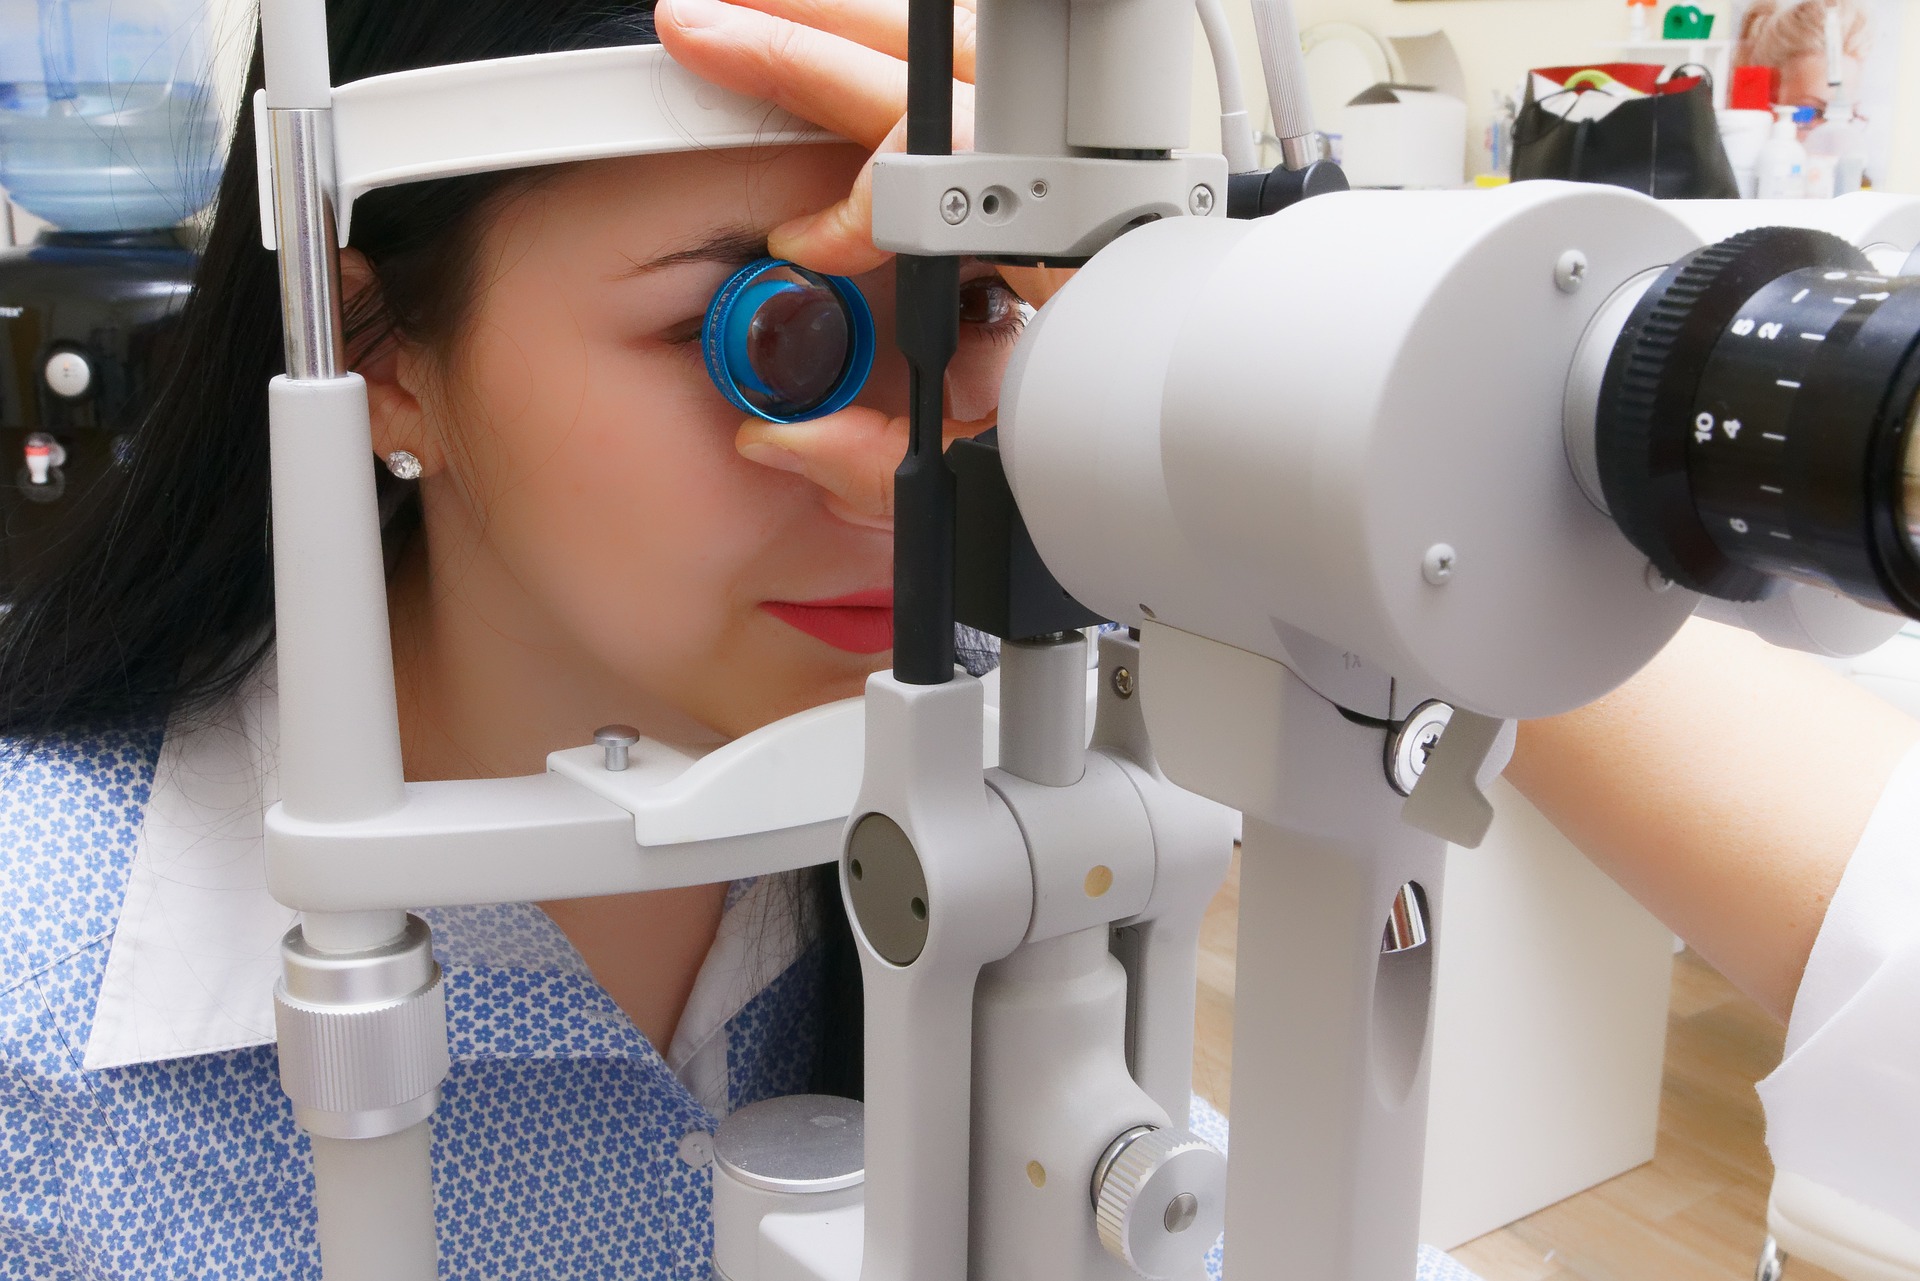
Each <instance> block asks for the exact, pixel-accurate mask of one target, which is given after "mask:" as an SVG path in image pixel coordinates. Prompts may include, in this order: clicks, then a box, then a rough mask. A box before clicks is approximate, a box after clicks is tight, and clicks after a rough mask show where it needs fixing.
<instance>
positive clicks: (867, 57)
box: [654, 0, 1071, 306]
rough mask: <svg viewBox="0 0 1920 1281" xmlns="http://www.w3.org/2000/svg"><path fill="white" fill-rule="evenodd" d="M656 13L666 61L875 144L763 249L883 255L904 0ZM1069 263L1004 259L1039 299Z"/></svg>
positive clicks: (708, 5) (969, 15)
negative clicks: (879, 228)
mask: <svg viewBox="0 0 1920 1281" xmlns="http://www.w3.org/2000/svg"><path fill="white" fill-rule="evenodd" d="M654 22H655V25H656V26H657V28H658V30H659V32H660V40H661V43H662V44H664V45H666V47H667V51H668V52H669V53H671V54H672V55H673V57H674V60H675V61H677V62H679V63H680V65H682V66H684V67H686V68H687V69H688V70H690V71H692V72H694V73H695V74H696V75H698V76H700V77H701V78H703V79H705V80H709V81H711V82H713V83H714V84H717V85H721V86H723V87H724V88H728V89H732V90H734V91H735V92H736V93H742V94H746V95H748V96H750V97H755V98H765V99H767V100H768V101H771V102H775V103H778V104H779V105H780V106H782V107H785V108H786V109H787V110H788V111H790V112H792V113H793V114H794V115H796V116H799V117H801V118H802V119H804V120H811V121H812V122H813V123H814V124H817V125H819V126H820V127H822V128H823V129H827V130H829V131H831V132H833V133H836V134H839V135H840V136H841V137H843V138H846V139H848V140H850V141H852V142H854V143H857V144H859V145H860V146H862V147H865V148H867V149H868V151H870V152H871V153H872V155H870V156H869V157H868V159H867V163H866V164H865V165H864V166H862V167H861V170H860V176H859V178H858V179H857V180H856V181H855V182H854V185H853V189H852V190H851V191H849V192H848V193H847V195H846V196H845V198H844V199H842V200H840V201H839V202H838V203H836V204H834V205H832V206H831V207H829V208H827V209H823V210H820V211H818V212H816V213H813V214H809V215H807V216H805V217H802V218H796V219H794V220H792V221H791V222H787V223H784V224H782V225H781V226H779V227H777V228H775V229H774V231H773V233H772V234H771V235H770V236H769V237H768V248H769V249H770V251H771V252H772V253H773V255H774V256H775V257H778V258H786V259H788V260H790V261H792V262H797V263H799V264H800V265H802V266H804V267H811V268H812V269H813V270H815V271H823V272H827V273H829V274H832V275H837V276H857V275H860V274H861V273H863V272H868V271H872V270H873V269H874V268H876V267H878V266H880V265H881V264H883V263H885V262H886V261H887V259H888V258H889V257H891V255H890V254H888V253H886V252H884V251H883V250H881V249H879V248H877V247H876V246H875V245H874V243H873V158H872V156H873V155H879V154H882V153H884V152H889V151H893V152H899V151H904V150H905V149H906V133H907V129H906V112H907V64H906V56H907V6H906V4H905V0H744V2H743V3H740V4H729V3H726V0H661V3H660V5H659V7H658V8H657V9H656V10H655V11H654ZM973 23H974V5H973V0H955V4H954V8H953V72H954V81H953V144H954V147H955V149H956V150H965V149H967V148H968V147H971V146H972V145H973V47H974V44H973V30H974V28H973ZM1070 274H1071V273H1069V272H1066V271H1058V270H1048V269H1033V268H1028V269H1019V268H1011V269H1007V270H1006V272H1005V275H1006V277H1007V283H1008V284H1010V285H1012V286H1013V288H1014V289H1016V290H1018V291H1019V293H1020V295H1021V296H1022V297H1024V298H1025V299H1026V300H1027V301H1028V302H1030V303H1032V304H1034V305H1035V306H1039V305H1040V304H1041V303H1044V302H1045V301H1046V300H1047V299H1048V298H1050V297H1052V296H1053V294H1054V293H1055V292H1057V291H1058V290H1059V288H1060V286H1061V285H1062V284H1064V283H1065V281H1066V278H1067V277H1068V275H1070Z"/></svg>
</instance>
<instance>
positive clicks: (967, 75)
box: [737, 0, 975, 84]
mask: <svg viewBox="0 0 1920 1281" xmlns="http://www.w3.org/2000/svg"><path fill="white" fill-rule="evenodd" d="M737 2H738V3H740V4H743V5H745V6H747V7H748V8H751V9H758V10H759V11H760V12H762V13H767V14H772V15H773V16H775V17H777V18H785V19H787V20H788V21H791V22H798V23H801V24H802V25H804V26H809V27H817V28H818V29H820V30H821V31H828V32H831V33H833V34H834V35H836V36H839V37H840V38H842V39H843V40H851V41H853V42H854V43H856V44H862V45H865V46H866V47H867V48H869V49H872V50H874V51H875V52H876V53H884V54H888V55H890V56H891V57H895V58H901V59H904V58H905V57H906V56H907V6H906V4H905V3H904V0H737ZM974 29H975V19H974V12H973V4H972V3H971V0H962V2H961V3H958V4H955V5H954V6H953V77H954V79H956V80H964V81H966V82H967V83H968V84H972V83H973V59H974V53H973V45H974Z"/></svg>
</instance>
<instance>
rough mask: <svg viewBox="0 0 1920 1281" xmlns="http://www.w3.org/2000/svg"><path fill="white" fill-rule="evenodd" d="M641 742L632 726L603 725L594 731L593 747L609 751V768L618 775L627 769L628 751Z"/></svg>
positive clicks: (638, 732)
mask: <svg viewBox="0 0 1920 1281" xmlns="http://www.w3.org/2000/svg"><path fill="white" fill-rule="evenodd" d="M639 741H640V731H639V730H637V729H635V728H634V727H633V726H631V725H602V726H601V727H600V728H599V729H597V730H595V731H593V745H594V746H595V747H604V748H605V749H606V750H607V768H608V769H609V770H611V771H613V772H614V773H616V774H618V773H619V772H620V771H621V770H623V769H625V768H626V767H627V749H628V748H630V747H632V746H633V745H634V744H635V743H637V742H639Z"/></svg>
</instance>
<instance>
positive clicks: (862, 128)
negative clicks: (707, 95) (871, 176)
mask: <svg viewBox="0 0 1920 1281" xmlns="http://www.w3.org/2000/svg"><path fill="white" fill-rule="evenodd" d="M654 23H655V26H656V27H657V29H658V30H659V32H660V42H661V43H662V44H664V45H666V47H667V52H668V53H670V54H672V55H673V59H674V61H676V62H678V63H679V64H680V65H681V66H683V67H685V68H686V69H687V70H689V71H691V72H693V73H694V74H695V75H697V76H699V77H700V78H701V79H703V80H708V81H711V82H712V83H714V84H717V85H720V86H721V87H722V88H726V89H731V90H733V91H734V92H735V93H740V94H745V95H746V96H748V97H751V98H765V99H768V100H769V101H772V102H775V103H778V104H779V105H780V106H782V107H785V108H786V109H787V110H788V111H791V112H792V113H793V114H794V115H796V116H799V117H801V118H802V119H804V120H811V121H812V122H813V123H815V124H817V125H819V126H821V127H822V128H824V129H827V130H830V131H831V132H833V133H837V134H839V135H840V136H841V137H842V138H847V139H850V140H852V141H854V142H857V143H859V144H860V145H862V146H864V147H868V148H872V147H876V146H878V145H879V144H880V142H881V140H882V139H884V138H885V137H886V136H887V132H888V131H889V130H890V129H892V128H893V125H894V122H895V121H897V120H898V119H900V117H901V116H902V115H904V114H905V112H906V103H907V68H906V64H905V63H903V62H901V61H900V60H899V59H898V58H893V57H889V56H888V55H887V54H884V53H877V52H875V51H874V50H872V49H869V48H867V47H865V46H864V45H860V44H856V43H854V42H853V41H851V40H845V39H842V38H841V37H839V36H836V35H829V34H828V33H826V32H824V31H819V30H816V29H814V28H813V27H809V26H803V25H802V24H800V23H797V22H789V21H788V20H787V19H785V18H778V17H774V16H773V15H771V14H767V13H762V12H761V11H760V10H758V9H749V8H747V7H745V6H744V5H736V4H727V3H725V0H662V3H661V4H660V5H659V7H658V8H656V9H655V10H654Z"/></svg>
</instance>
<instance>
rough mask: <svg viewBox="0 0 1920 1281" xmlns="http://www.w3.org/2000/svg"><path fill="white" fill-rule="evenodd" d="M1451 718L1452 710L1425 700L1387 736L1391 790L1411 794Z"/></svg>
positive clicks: (1437, 701)
mask: <svg viewBox="0 0 1920 1281" xmlns="http://www.w3.org/2000/svg"><path fill="white" fill-rule="evenodd" d="M1452 719H1453V708H1452V707H1450V706H1448V705H1447V704H1445V703H1443V702H1441V701H1439V700H1438V699H1428V700H1427V701H1426V702H1424V703H1422V704H1420V706H1418V707H1416V708H1414V709H1413V712H1412V713H1411V714H1410V715H1409V716H1408V717H1407V719H1406V720H1404V721H1402V722H1400V724H1399V725H1398V726H1396V727H1395V728H1394V730H1393V732H1392V733H1391V734H1389V735H1388V736H1387V782H1389V783H1391V784H1392V785H1393V790H1394V791H1396V792H1398V793H1400V795H1402V796H1407V795H1410V794H1411V793H1412V792H1413V785H1414V784H1415V783H1418V782H1419V781H1420V776H1421V775H1422V774H1424V773H1426V770H1427V763H1428V761H1429V760H1430V759H1431V758H1432V756H1433V751H1434V749H1435V748H1436V747H1439V746H1440V738H1441V736H1442V735H1443V734H1445V733H1446V732H1447V722H1449V721H1450V720H1452Z"/></svg>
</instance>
